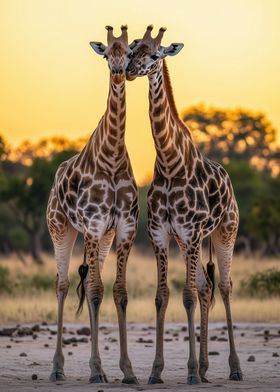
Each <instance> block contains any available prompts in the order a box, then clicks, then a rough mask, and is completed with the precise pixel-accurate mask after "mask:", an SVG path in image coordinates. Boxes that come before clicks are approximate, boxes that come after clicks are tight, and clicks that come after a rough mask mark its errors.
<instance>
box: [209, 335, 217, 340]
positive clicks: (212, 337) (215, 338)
mask: <svg viewBox="0 0 280 392" xmlns="http://www.w3.org/2000/svg"><path fill="white" fill-rule="evenodd" d="M217 339H218V337H217V336H215V335H214V336H211V337H210V340H217Z"/></svg>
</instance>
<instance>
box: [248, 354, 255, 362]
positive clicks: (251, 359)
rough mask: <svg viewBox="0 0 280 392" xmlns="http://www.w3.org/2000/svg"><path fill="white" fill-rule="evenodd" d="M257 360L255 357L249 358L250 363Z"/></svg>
mask: <svg viewBox="0 0 280 392" xmlns="http://www.w3.org/2000/svg"><path fill="white" fill-rule="evenodd" d="M255 360H256V358H255V357H254V355H250V356H249V358H248V359H247V361H248V362H255Z"/></svg>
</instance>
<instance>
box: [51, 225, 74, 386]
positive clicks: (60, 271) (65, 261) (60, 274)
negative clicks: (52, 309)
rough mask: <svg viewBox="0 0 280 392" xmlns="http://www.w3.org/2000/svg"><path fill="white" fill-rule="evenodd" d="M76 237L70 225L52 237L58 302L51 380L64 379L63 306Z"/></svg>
mask: <svg viewBox="0 0 280 392" xmlns="http://www.w3.org/2000/svg"><path fill="white" fill-rule="evenodd" d="M76 238H77V232H76V230H74V229H73V228H72V226H70V225H68V227H66V228H65V231H64V233H63V234H62V235H61V238H60V239H59V241H58V237H57V236H56V238H54V237H53V243H54V248H55V258H56V263H57V283H56V295H57V302H58V320H57V341H56V350H55V354H54V357H53V370H52V372H51V375H50V380H51V381H61V380H65V375H64V370H63V366H64V356H63V353H62V330H63V308H64V301H65V298H66V296H67V293H68V288H69V279H68V269H69V261H70V256H71V253H72V249H73V246H74V243H75V240H76Z"/></svg>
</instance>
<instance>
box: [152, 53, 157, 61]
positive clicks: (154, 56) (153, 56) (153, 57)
mask: <svg viewBox="0 0 280 392" xmlns="http://www.w3.org/2000/svg"><path fill="white" fill-rule="evenodd" d="M158 58H159V56H157V55H156V54H152V56H151V59H152V60H157V59H158Z"/></svg>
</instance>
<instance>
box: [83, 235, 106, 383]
mask: <svg viewBox="0 0 280 392" xmlns="http://www.w3.org/2000/svg"><path fill="white" fill-rule="evenodd" d="M85 245H86V253H87V260H88V264H89V271H88V274H87V277H86V282H85V286H86V297H87V302H88V308H89V318H90V327H91V328H90V329H91V357H90V360H89V366H90V369H91V375H90V379H89V381H90V382H91V383H103V382H108V380H107V377H106V375H105V373H104V371H103V369H102V366H101V359H100V354H99V348H98V324H99V309H100V305H101V302H102V299H103V292H104V286H103V283H102V280H101V275H100V265H99V257H98V253H99V241H98V240H93V239H92V237H91V236H90V235H86V236H85Z"/></svg>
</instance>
